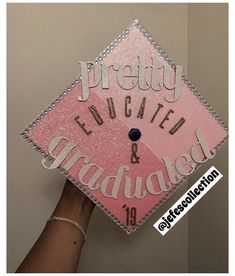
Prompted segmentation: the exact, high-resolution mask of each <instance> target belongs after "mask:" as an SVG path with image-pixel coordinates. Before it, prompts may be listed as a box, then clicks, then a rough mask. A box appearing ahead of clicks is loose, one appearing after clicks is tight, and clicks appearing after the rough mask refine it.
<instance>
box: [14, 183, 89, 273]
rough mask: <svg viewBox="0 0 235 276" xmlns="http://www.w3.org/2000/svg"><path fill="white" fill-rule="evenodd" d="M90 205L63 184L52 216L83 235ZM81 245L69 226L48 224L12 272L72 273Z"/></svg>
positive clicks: (55, 222) (75, 233) (68, 186)
mask: <svg viewBox="0 0 235 276" xmlns="http://www.w3.org/2000/svg"><path fill="white" fill-rule="evenodd" d="M93 208H94V205H93V204H92V203H91V201H90V200H89V199H87V198H84V197H83V196H82V195H81V193H80V191H79V190H78V189H77V188H76V187H74V186H73V185H72V184H71V183H69V182H67V183H66V184H65V187H64V190H63V193H62V195H61V198H60V200H59V202H58V204H57V206H56V208H55V210H54V212H53V215H52V216H57V217H64V218H69V219H71V220H74V221H76V222H78V223H79V224H80V225H81V226H82V227H83V229H84V230H85V231H86V230H87V226H88V222H89V219H90V216H91V213H92V211H93ZM83 243H84V238H83V234H82V232H81V231H80V230H79V229H77V228H76V227H75V226H73V225H72V224H69V223H67V222H63V221H50V222H48V223H47V224H46V226H45V228H44V230H43V232H42V233H41V235H40V237H39V238H38V240H37V241H36V243H35V244H34V246H33V248H32V249H31V250H30V252H29V253H28V255H27V256H26V258H25V259H24V261H23V262H22V264H21V265H20V267H19V268H18V270H17V271H16V272H76V271H77V266H78V262H79V258H80V254H81V250H82V246H83Z"/></svg>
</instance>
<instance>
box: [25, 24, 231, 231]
mask: <svg viewBox="0 0 235 276" xmlns="http://www.w3.org/2000/svg"><path fill="white" fill-rule="evenodd" d="M80 66H81V76H79V78H78V79H77V80H76V81H75V82H74V83H72V85H71V86H70V88H68V89H67V90H65V91H64V92H63V93H62V94H61V95H60V96H59V97H58V98H57V99H56V100H55V101H54V102H53V103H51V104H50V106H49V107H48V108H47V109H46V110H45V111H44V112H43V113H42V114H41V115H40V116H39V117H37V118H36V119H35V120H34V121H33V122H32V124H30V125H29V126H28V127H27V128H26V129H25V130H24V131H23V133H22V136H23V137H24V138H25V139H26V140H27V141H29V143H30V144H31V145H33V147H34V148H35V149H36V150H37V151H39V152H41V153H42V155H43V159H42V165H43V166H44V167H45V168H46V169H55V168H57V169H58V170H59V171H60V172H61V173H63V174H64V175H65V176H66V177H67V178H68V179H69V180H70V181H71V182H72V183H73V184H74V185H75V186H76V187H77V188H78V189H80V190H81V191H82V192H83V193H84V194H86V195H87V196H88V197H89V198H90V199H91V200H92V201H93V202H94V203H95V204H96V205H97V206H99V207H100V208H101V209H102V210H103V211H104V212H105V213H106V214H107V215H108V216H109V217H110V218H112V219H113V220H114V221H115V222H116V223H117V224H118V225H119V226H120V227H121V228H122V229H124V230H125V231H126V232H127V233H132V232H133V231H135V230H136V228H137V227H139V226H140V225H142V224H143V222H144V221H145V220H146V219H147V218H148V217H149V216H150V215H151V214H152V213H153V212H154V211H155V210H156V209H157V208H158V207H159V206H160V204H161V203H162V202H164V201H165V200H166V199H167V198H169V196H170V195H171V194H172V193H173V192H174V191H175V190H176V188H177V187H178V186H179V185H181V184H182V183H183V182H184V181H185V179H187V178H188V177H189V176H190V175H191V174H192V173H193V172H194V171H195V169H197V168H198V167H199V166H200V165H202V164H204V163H205V162H206V161H207V160H209V159H212V158H213V157H214V156H215V153H216V150H217V149H218V148H219V147H220V146H221V145H222V144H223V143H224V142H225V141H226V139H227V128H226V126H225V125H224V123H223V122H222V120H221V119H220V118H219V116H218V115H217V114H216V113H215V111H213V109H212V108H211V107H210V106H209V105H208V103H207V102H206V100H204V99H203V97H202V96H201V95H200V94H199V93H198V91H197V90H196V88H195V87H194V86H193V85H192V83H191V82H190V81H189V80H187V79H186V77H185V75H183V73H182V72H183V71H182V66H180V65H176V64H175V63H174V62H173V61H172V60H171V59H170V58H169V57H168V55H167V54H166V53H165V52H164V50H163V49H162V48H161V47H160V46H159V45H158V43H157V42H156V41H155V40H154V38H153V37H152V36H151V35H150V34H149V33H148V32H147V31H146V29H145V28H144V27H143V25H142V24H140V22H139V21H138V20H134V21H133V22H132V23H131V24H130V25H129V26H128V27H127V28H126V29H125V30H124V31H123V32H122V33H121V35H120V36H119V37H118V38H117V39H115V40H114V41H113V42H112V43H111V44H110V45H109V46H108V47H107V48H106V49H105V50H104V51H103V52H102V53H101V54H100V55H99V56H98V57H97V58H96V59H95V60H94V61H93V62H91V61H83V62H80Z"/></svg>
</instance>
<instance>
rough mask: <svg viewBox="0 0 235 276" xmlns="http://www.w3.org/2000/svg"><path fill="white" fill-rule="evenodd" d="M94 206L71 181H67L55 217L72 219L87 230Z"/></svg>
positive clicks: (54, 213)
mask: <svg viewBox="0 0 235 276" xmlns="http://www.w3.org/2000/svg"><path fill="white" fill-rule="evenodd" d="M94 206H95V204H94V203H93V202H92V201H91V200H90V199H89V198H88V197H86V196H85V195H84V194H82V192H81V191H80V190H79V189H78V188H77V187H75V186H74V185H73V184H72V183H71V182H70V181H69V180H66V183H65V186H64V189H63V192H62V195H61V197H60V200H59V202H58V204H57V206H56V208H55V210H54V212H53V216H60V217H65V218H68V219H72V220H74V221H77V222H78V223H79V224H81V225H82V226H83V227H84V229H86V228H87V224H88V222H89V219H90V216H91V214H92V211H93V209H94Z"/></svg>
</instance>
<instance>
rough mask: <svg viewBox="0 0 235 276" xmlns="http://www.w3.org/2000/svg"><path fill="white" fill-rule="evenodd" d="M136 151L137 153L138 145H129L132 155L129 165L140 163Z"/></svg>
mask: <svg viewBox="0 0 235 276" xmlns="http://www.w3.org/2000/svg"><path fill="white" fill-rule="evenodd" d="M137 151H138V145H137V144H136V143H133V144H132V145H131V152H132V154H131V163H134V164H135V163H139V162H140V161H139V159H140V157H139V156H137Z"/></svg>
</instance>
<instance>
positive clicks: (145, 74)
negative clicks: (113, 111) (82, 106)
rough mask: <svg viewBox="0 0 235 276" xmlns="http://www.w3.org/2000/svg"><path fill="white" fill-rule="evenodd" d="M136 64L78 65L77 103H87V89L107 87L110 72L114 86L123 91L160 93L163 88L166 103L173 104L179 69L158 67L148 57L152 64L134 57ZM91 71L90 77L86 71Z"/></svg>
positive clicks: (156, 62) (157, 64)
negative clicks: (80, 81)
mask: <svg viewBox="0 0 235 276" xmlns="http://www.w3.org/2000/svg"><path fill="white" fill-rule="evenodd" d="M137 58H138V64H135V65H130V64H124V65H123V64H117V63H115V64H109V65H108V64H104V63H99V64H95V63H93V62H91V61H87V62H82V61H81V62H79V63H80V64H81V77H82V95H79V96H78V98H77V99H78V100H79V101H87V100H88V98H89V94H90V88H93V87H96V86H98V85H99V83H100V82H101V83H102V84H101V87H102V89H109V87H110V78H109V74H110V69H111V68H112V69H113V71H116V80H117V83H118V85H119V86H120V87H121V88H123V89H125V90H131V89H133V88H135V87H136V86H137V84H138V87H139V88H140V89H141V90H148V89H152V90H154V91H160V90H161V89H162V88H163V87H165V88H166V89H167V90H170V91H172V92H173V93H171V94H172V95H167V96H165V100H166V101H167V102H175V101H177V100H178V99H179V98H180V93H181V81H182V66H181V65H177V66H176V69H175V70H173V69H172V68H171V66H170V65H168V64H167V63H166V64H163V65H160V63H159V61H158V59H157V57H156V56H155V57H152V58H151V61H152V63H151V64H150V65H148V64H147V63H146V60H145V59H144V58H143V57H139V56H138V57H137ZM91 67H93V70H92V72H91V73H93V76H91V74H90V73H89V72H88V68H91Z"/></svg>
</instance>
